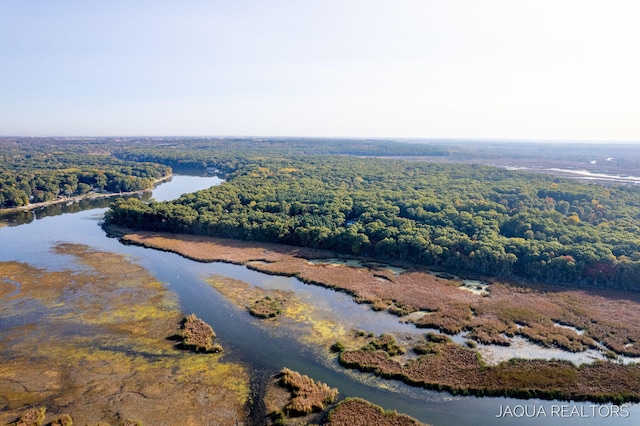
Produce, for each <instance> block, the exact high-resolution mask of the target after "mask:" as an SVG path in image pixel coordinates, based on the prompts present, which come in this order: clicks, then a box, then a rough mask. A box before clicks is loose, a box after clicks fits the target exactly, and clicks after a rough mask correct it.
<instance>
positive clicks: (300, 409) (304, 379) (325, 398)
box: [280, 368, 338, 414]
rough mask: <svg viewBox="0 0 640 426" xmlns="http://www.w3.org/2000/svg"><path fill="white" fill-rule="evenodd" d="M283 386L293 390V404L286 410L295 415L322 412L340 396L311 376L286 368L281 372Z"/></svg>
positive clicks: (335, 390)
mask: <svg viewBox="0 0 640 426" xmlns="http://www.w3.org/2000/svg"><path fill="white" fill-rule="evenodd" d="M280 374H281V378H280V382H281V383H282V386H284V387H286V388H288V389H290V390H291V395H292V398H291V402H290V403H289V404H288V405H287V406H286V407H285V410H286V411H288V412H290V413H293V414H310V413H312V412H314V411H322V410H324V409H325V407H326V406H327V404H331V403H333V402H334V401H335V399H336V396H338V390H337V389H333V388H330V387H329V386H327V385H326V384H324V383H321V382H316V381H314V380H313V379H312V378H311V377H309V376H304V375H302V374H300V373H298V372H297V371H292V370H289V369H288V368H284V369H283V370H282V371H281V372H280Z"/></svg>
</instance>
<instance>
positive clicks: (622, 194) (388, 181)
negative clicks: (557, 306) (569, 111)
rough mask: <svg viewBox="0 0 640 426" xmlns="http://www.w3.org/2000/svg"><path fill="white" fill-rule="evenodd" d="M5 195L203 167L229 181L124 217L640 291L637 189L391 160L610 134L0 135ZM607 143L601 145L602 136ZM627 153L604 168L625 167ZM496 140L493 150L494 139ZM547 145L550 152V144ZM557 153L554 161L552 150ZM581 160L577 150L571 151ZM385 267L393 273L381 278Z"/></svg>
mask: <svg viewBox="0 0 640 426" xmlns="http://www.w3.org/2000/svg"><path fill="white" fill-rule="evenodd" d="M0 144H2V150H1V151H0V152H2V154H1V157H2V158H0V206H3V207H10V206H18V205H24V204H26V203H29V202H36V201H39V200H47V199H52V198H56V197H64V196H68V195H72V194H82V193H86V192H89V191H111V192H118V191H129V190H136V189H140V188H145V187H148V186H149V184H150V182H151V181H152V180H153V179H157V178H158V177H161V176H163V175H165V174H166V173H168V170H169V169H168V167H167V166H171V167H178V168H181V167H197V168H199V169H201V170H204V169H205V168H208V169H210V170H213V171H215V172H216V173H219V174H221V175H224V176H225V178H226V179H227V182H226V183H225V184H223V185H220V186H217V187H214V188H211V189H208V190H204V191H200V192H198V193H195V194H187V195H185V196H183V197H182V198H180V199H178V200H175V201H173V202H165V203H150V204H146V203H144V202H142V201H139V200H134V199H131V200H124V201H120V202H119V203H118V204H117V205H116V206H115V207H114V208H113V209H112V210H111V211H110V212H109V214H108V215H107V220H108V221H110V222H111V223H114V224H120V225H127V226H129V227H132V228H139V229H148V230H161V231H172V232H182V233H191V234H199V235H208V236H220V237H229V238H235V239H242V240H253V241H268V242H277V243H283V244H292V245H297V246H304V247H318V248H325V249H331V250H334V251H336V252H340V253H346V254H355V255H360V256H369V257H373V258H377V259H380V260H383V261H390V260H393V261H394V262H397V261H407V262H411V263H415V264H419V265H424V266H428V267H432V268H436V269H441V270H444V271H450V272H463V273H474V274H479V275H485V276H498V277H517V278H524V279H527V280H536V281H541V282H547V283H561V284H570V285H580V286H594V287H608V288H624V289H633V290H638V284H637V280H636V278H635V277H636V276H637V275H638V273H639V272H640V221H639V220H638V219H639V218H640V188H638V187H637V186H631V185H619V186H610V187H604V186H598V185H585V184H581V183H577V182H576V181H573V180H569V179H562V178H558V177H553V176H548V175H541V174H530V173H525V172H521V171H512V170H506V169H502V168H495V167H487V166H478V165H471V164H461V163H459V164H444V163H426V162H413V161H398V160H390V159H381V158H360V157H356V156H368V157H374V156H380V157H382V156H385V157H394V156H396V157H397V156H403V157H405V158H407V157H410V158H416V159H419V158H421V157H422V158H424V157H425V156H428V157H429V158H431V159H438V160H440V161H442V160H443V159H446V160H447V161H449V160H450V161H465V159H467V160H468V159H470V158H477V159H479V161H486V159H487V158H490V157H491V156H492V155H493V156H495V155H496V153H497V152H500V154H501V155H504V156H507V157H510V158H512V159H521V160H522V161H524V160H526V159H529V160H531V159H538V160H540V161H542V160H544V159H546V161H550V162H551V161H555V162H556V163H557V162H558V161H561V160H562V161H573V163H571V164H578V163H577V162H580V161H585V160H586V159H588V158H590V157H591V156H593V155H599V156H602V155H604V153H605V152H609V151H606V150H611V149H612V148H611V147H608V146H607V147H602V146H600V147H593V146H590V147H589V148H590V149H589V150H588V151H586V150H585V149H584V147H581V146H577V145H576V146H571V147H570V148H567V147H564V148H562V147H560V148H558V149H556V148H555V147H554V155H555V157H554V156H552V154H550V152H549V149H548V148H544V147H542V148H541V147H538V148H536V149H537V150H538V151H539V152H534V151H536V150H533V149H530V148H529V147H526V146H521V145H514V146H513V147H512V149H513V151H514V152H513V153H510V152H506V151H505V150H504V147H500V145H499V144H494V145H482V144H476V145H473V146H471V145H466V146H465V145H464V144H462V143H432V144H409V143H394V142H387V141H375V140H369V141H367V140H313V139H299V140H296V139H284V138H281V139H278V138H273V139H194V140H184V139H178V138H174V139H172V138H158V139H151V138H146V139H145V138H139V139H135V138H131V139H122V140H120V139H82V140H71V139H64V140H55V139H27V138H25V139H10V138H4V139H1V140H0ZM605 148H606V149H605ZM615 149H616V152H620V153H624V155H625V156H626V158H622V157H621V158H618V159H616V160H615V161H614V160H612V161H609V159H607V160H606V161H605V163H606V164H607V167H609V166H611V167H614V166H615V167H618V168H617V169H614V170H618V171H621V170H625V171H627V170H632V169H633V167H635V164H637V163H638V161H640V160H639V159H638V158H637V157H638V156H637V153H636V155H635V157H634V155H633V152H634V151H633V150H632V149H631V148H629V147H616V148H615ZM496 150H501V151H496ZM545 156H546V157H545ZM554 164H555V163H554ZM579 164H582V163H579ZM383 278H388V277H381V279H383Z"/></svg>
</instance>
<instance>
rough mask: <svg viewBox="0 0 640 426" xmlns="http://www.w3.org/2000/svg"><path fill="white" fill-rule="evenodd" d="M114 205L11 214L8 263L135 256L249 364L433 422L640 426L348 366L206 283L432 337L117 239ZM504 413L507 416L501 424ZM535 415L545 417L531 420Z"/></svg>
mask: <svg viewBox="0 0 640 426" xmlns="http://www.w3.org/2000/svg"><path fill="white" fill-rule="evenodd" d="M220 182H221V181H220V180H219V179H217V178H213V177H208V178H204V177H195V176H175V177H174V178H173V180H172V181H171V182H168V183H165V184H163V185H161V186H159V187H158V188H157V189H156V190H154V192H153V195H152V196H153V197H154V198H156V199H157V200H166V199H171V198H175V197H177V196H179V195H181V194H183V193H187V192H193V191H194V190H197V189H202V188H205V187H209V186H211V185H216V184H219V183H220ZM105 206H106V204H104V202H101V204H98V205H92V204H90V203H85V204H83V205H76V206H65V207H66V208H67V209H66V210H65V209H64V208H60V206H58V207H54V208H53V209H52V211H51V212H48V211H46V210H42V211H39V212H35V214H34V213H29V214H27V215H17V216H13V217H8V218H4V219H5V220H9V221H11V222H12V225H13V226H5V227H2V228H0V261H12V260H13V261H21V262H27V263H29V264H31V265H34V266H37V267H40V268H46V269H50V270H60V269H63V268H65V267H66V266H67V265H68V264H69V262H70V261H72V258H70V257H68V256H64V255H59V254H55V253H54V252H53V251H52V249H53V248H54V247H55V246H56V245H58V244H60V243H78V244H85V245H87V246H90V247H92V248H94V249H97V250H103V251H110V252H115V253H120V254H125V255H128V256H129V257H130V258H131V259H132V260H133V261H135V262H138V263H139V264H140V265H142V266H144V267H145V268H147V269H148V270H149V271H150V272H151V273H152V274H154V275H155V276H156V277H157V278H158V279H159V280H160V281H162V282H164V283H165V284H166V285H167V287H168V288H169V289H171V290H172V291H175V292H176V294H177V295H178V297H179V299H180V303H181V305H182V309H183V311H184V312H186V313H190V312H194V313H196V315H198V316H199V317H200V318H203V319H204V320H205V321H207V322H209V323H210V324H212V326H213V327H214V329H215V330H216V333H217V335H218V337H219V338H220V340H221V343H222V345H223V346H224V347H225V350H226V353H227V354H228V355H227V356H229V357H231V358H233V359H236V360H240V361H243V362H245V363H247V364H248V365H249V366H251V368H252V369H254V371H256V372H257V373H259V374H264V373H270V372H273V371H277V370H279V369H281V368H283V367H288V368H291V369H294V370H297V371H299V372H301V373H303V374H307V375H309V376H311V377H312V378H314V379H316V380H321V381H323V382H326V383H327V384H329V385H330V386H332V387H337V388H338V389H339V390H340V393H341V395H343V396H359V397H362V398H365V399H368V400H370V401H372V402H374V403H376V404H378V405H381V406H383V407H384V408H385V409H392V410H398V411H399V412H404V413H407V414H409V415H411V416H414V417H416V418H418V419H420V420H422V421H424V422H428V423H430V424H433V425H449V424H452V425H453V424H455V425H487V424H497V425H511V424H514V425H516V424H517V425H522V424H525V425H526V424H532V425H533V424H536V425H547V424H561V425H602V424H608V425H617V424H628V425H632V424H639V422H640V407H639V406H638V405H632V406H625V407H623V408H624V409H623V410H622V411H621V412H619V413H616V412H615V411H616V410H615V408H612V407H611V406H610V405H603V406H599V405H593V404H591V403H566V402H549V401H539V400H528V401H523V400H515V399H509V398H475V397H454V396H451V395H449V394H447V393H438V392H433V391H426V390H423V389H418V388H412V387H409V386H406V385H404V384H402V383H399V382H395V381H380V380H378V379H376V378H375V377H373V376H372V375H370V374H362V373H358V372H354V371H349V370H345V369H342V368H341V367H339V366H338V365H337V363H336V361H335V359H333V358H330V357H328V356H327V354H326V353H324V351H322V350H320V349H316V348H314V347H310V346H306V345H304V344H301V343H300V342H299V340H298V338H299V336H300V332H299V330H298V331H297V332H296V331H295V330H291V329H287V328H280V329H278V328H274V327H273V326H271V325H270V324H269V323H265V322H261V321H260V320H258V319H255V318H253V317H251V316H250V315H248V313H247V312H246V311H245V310H243V309H238V308H237V307H236V306H234V305H233V304H232V303H231V302H229V301H228V300H227V299H226V298H225V297H223V296H222V295H220V293H218V292H217V291H216V290H214V289H213V288H212V287H210V286H209V285H208V284H207V283H206V281H205V278H206V277H207V276H210V275H213V274H219V275H224V276H228V277H231V278H235V279H239V280H243V281H246V282H248V283H250V284H252V285H255V286H259V287H262V288H277V289H282V290H290V291H294V292H295V294H296V297H297V298H298V299H300V300H302V301H313V304H314V306H317V309H319V310H320V311H321V312H323V315H326V318H328V319H334V320H335V319H338V320H339V321H340V322H341V323H344V324H345V327H346V328H351V327H353V328H361V329H365V330H368V331H374V332H376V333H382V332H393V333H396V334H402V335H411V334H415V335H416V336H417V335H419V334H422V333H424V332H425V331H424V330H416V329H415V328H414V327H413V326H411V325H407V324H401V323H400V322H398V319H397V318H396V317H393V316H391V315H388V314H383V313H374V312H372V311H371V310H369V309H368V308H367V307H366V306H363V305H358V304H356V303H354V302H353V301H352V300H351V298H350V297H348V296H347V295H345V294H343V293H338V292H334V291H331V290H328V289H324V288H320V287H314V286H309V285H306V284H303V283H301V282H300V281H298V280H296V279H293V278H286V277H274V276H271V275H265V274H261V273H259V272H256V271H252V270H249V269H247V268H245V267H242V266H237V265H229V264H224V263H198V262H193V261H190V260H187V259H185V258H182V257H180V256H178V255H176V254H173V253H165V252H159V251H155V250H150V249H145V248H142V247H137V246H127V245H123V244H121V243H120V242H118V241H117V240H116V239H113V238H108V237H107V236H106V235H105V232H104V231H103V230H102V229H101V228H100V221H101V220H102V217H103V214H104V212H105V211H106V208H105ZM80 207H82V208H84V210H82V209H80ZM49 213H50V214H51V215H48V214H49ZM2 219H3V218H0V220H2ZM501 413H505V415H504V416H503V417H500V418H497V417H496V416H498V415H500V414H501ZM532 414H535V415H536V417H535V418H530V417H528V416H531V415H532ZM622 416H624V417H625V418H623V417H622Z"/></svg>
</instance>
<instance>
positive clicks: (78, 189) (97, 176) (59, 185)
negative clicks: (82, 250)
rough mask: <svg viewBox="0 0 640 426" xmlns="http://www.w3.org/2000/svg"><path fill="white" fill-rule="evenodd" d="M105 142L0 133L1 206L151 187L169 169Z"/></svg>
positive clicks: (18, 205)
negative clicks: (123, 154) (125, 155)
mask: <svg viewBox="0 0 640 426" xmlns="http://www.w3.org/2000/svg"><path fill="white" fill-rule="evenodd" d="M107 148H108V146H107V145H106V144H104V142H103V143H100V144H93V143H78V142H77V141H76V142H73V143H69V142H65V141H59V140H41V139H37V140H35V141H34V140H31V139H26V140H25V139H21V140H13V139H8V138H4V139H0V208H8V207H20V206H27V205H29V204H33V203H39V202H44V201H54V200H57V199H60V198H65V197H71V196H76V195H84V194H88V193H91V192H111V193H119V192H132V191H139V190H143V189H149V188H151V187H152V186H153V184H154V182H155V181H156V180H157V179H159V178H162V177H164V176H167V175H169V174H170V173H171V168H170V167H167V166H165V165H161V164H152V163H141V162H131V161H123V160H120V159H118V158H115V157H114V156H112V155H111V154H110V153H109V152H108V151H106V150H105V149H107Z"/></svg>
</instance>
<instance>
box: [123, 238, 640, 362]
mask: <svg viewBox="0 0 640 426" xmlns="http://www.w3.org/2000/svg"><path fill="white" fill-rule="evenodd" d="M124 239H125V240H126V241H129V242H132V243H136V244H141V245H145V246H148V247H153V248H157V249H160V250H167V251H174V252H177V253H179V254H182V255H183V256H186V257H189V258H192V259H197V260H202V261H223V262H232V263H238V264H246V265H247V266H248V267H250V268H253V269H256V270H259V271H261V272H266V273H271V274H279V275H289V276H296V277H297V278H299V279H300V280H302V281H304V282H307V283H311V284H317V285H321V286H325V287H329V288H334V289H336V290H340V291H345V292H347V293H350V294H351V295H353V296H354V299H355V300H356V301H358V302H361V303H370V304H372V306H373V307H374V309H377V310H389V312H391V313H395V314H398V315H405V314H408V313H411V312H415V311H427V312H431V315H425V316H422V317H420V318H419V319H417V320H415V322H416V325H418V326H421V327H433V328H436V329H439V330H440V331H442V332H446V333H457V332H459V331H461V330H467V331H470V332H471V335H470V336H471V338H473V339H476V340H477V341H478V342H480V343H493V344H501V345H506V344H508V340H507V339H505V337H504V336H503V334H506V335H514V334H516V329H517V327H516V326H517V325H524V326H526V327H525V328H524V329H521V330H520V331H518V333H517V334H520V335H522V336H524V337H526V338H529V339H530V340H532V341H535V342H537V343H539V344H541V345H544V346H554V347H559V348H562V349H565V350H569V351H581V350H585V349H586V348H589V347H594V346H595V343H596V342H600V343H602V344H604V345H605V346H606V347H607V348H609V349H610V350H612V351H614V352H615V353H617V354H621V355H628V356H640V295H639V294H637V293H632V292H624V291H597V290H581V289H570V288H566V287H553V286H545V285H527V286H524V285H517V284H509V283H500V282H494V283H492V284H491V285H490V287H489V294H488V295H487V296H485V297H483V296H480V295H475V294H473V293H471V292H467V291H461V290H460V289H459V287H460V282H459V281H455V280H452V279H448V278H439V277H436V276H434V275H432V274H429V273H428V272H427V271H422V270H419V269H414V270H409V271H407V272H405V273H402V274H399V275H393V274H387V275H385V280H384V281H381V280H380V278H379V276H380V274H381V272H380V271H379V270H375V269H374V270H371V269H367V268H357V267H349V266H344V265H335V264H314V263H311V262H309V261H308V260H307V259H312V258H329V257H332V256H335V254H333V253H331V252H326V251H320V250H311V249H305V248H299V247H290V246H284V245H277V244H266V243H254V242H247V241H236V240H228V239H221V238H207V237H198V236H190V235H177V234H159V233H150V232H137V233H132V234H128V235H126V236H125V237H124ZM556 324H564V325H570V326H573V327H576V328H577V329H580V330H583V331H584V333H583V334H582V335H581V334H578V333H576V332H575V331H572V330H568V329H560V328H558V327H556Z"/></svg>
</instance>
